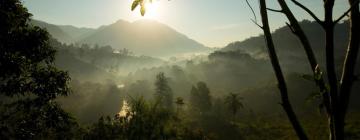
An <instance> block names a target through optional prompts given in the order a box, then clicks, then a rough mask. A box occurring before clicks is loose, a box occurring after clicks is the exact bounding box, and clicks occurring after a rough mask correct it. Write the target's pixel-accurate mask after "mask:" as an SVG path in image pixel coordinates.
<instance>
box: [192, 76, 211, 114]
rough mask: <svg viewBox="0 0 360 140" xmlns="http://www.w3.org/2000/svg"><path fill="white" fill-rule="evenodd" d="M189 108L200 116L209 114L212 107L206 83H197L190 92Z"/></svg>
mask: <svg viewBox="0 0 360 140" xmlns="http://www.w3.org/2000/svg"><path fill="white" fill-rule="evenodd" d="M190 104H191V108H192V109H194V111H195V112H198V113H200V114H202V113H206V112H209V111H210V110H211V107H212V103H211V95H210V90H209V88H208V87H207V85H206V83H204V82H198V83H197V86H193V87H192V88H191V92H190Z"/></svg>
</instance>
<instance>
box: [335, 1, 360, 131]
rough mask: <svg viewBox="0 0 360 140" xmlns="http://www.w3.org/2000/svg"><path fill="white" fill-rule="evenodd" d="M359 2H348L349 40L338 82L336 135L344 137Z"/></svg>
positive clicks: (358, 40) (358, 42) (358, 41)
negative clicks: (337, 123)
mask: <svg viewBox="0 0 360 140" xmlns="http://www.w3.org/2000/svg"><path fill="white" fill-rule="evenodd" d="M355 2H356V3H358V2H359V1H357V0H349V5H350V7H352V6H353V7H352V9H351V11H350V36H349V37H350V39H349V44H348V49H347V53H346V57H345V61H344V67H343V73H342V77H341V81H340V103H339V104H340V105H339V109H338V110H339V111H340V113H339V118H338V119H339V127H340V126H342V127H341V128H339V132H338V133H337V135H338V136H339V137H340V136H342V137H344V126H345V117H346V112H347V110H348V105H349V99H350V93H351V88H352V85H353V82H354V77H355V75H354V70H355V66H356V60H357V57H358V53H359V46H360V12H359V4H355Z"/></svg>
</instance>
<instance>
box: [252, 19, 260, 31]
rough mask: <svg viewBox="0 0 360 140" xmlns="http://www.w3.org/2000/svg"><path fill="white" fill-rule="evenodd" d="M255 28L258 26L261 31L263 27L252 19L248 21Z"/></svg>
mask: <svg viewBox="0 0 360 140" xmlns="http://www.w3.org/2000/svg"><path fill="white" fill-rule="evenodd" d="M250 20H251V21H252V22H253V23H254V24H255V25H256V26H258V27H259V28H260V29H263V27H262V26H261V25H260V24H259V23H257V22H256V21H255V20H253V19H250Z"/></svg>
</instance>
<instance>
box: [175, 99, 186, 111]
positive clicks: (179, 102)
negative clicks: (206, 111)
mask: <svg viewBox="0 0 360 140" xmlns="http://www.w3.org/2000/svg"><path fill="white" fill-rule="evenodd" d="M175 103H176V113H177V114H179V112H180V110H181V108H182V107H183V106H184V105H185V102H184V99H183V98H182V97H177V98H176V101H175Z"/></svg>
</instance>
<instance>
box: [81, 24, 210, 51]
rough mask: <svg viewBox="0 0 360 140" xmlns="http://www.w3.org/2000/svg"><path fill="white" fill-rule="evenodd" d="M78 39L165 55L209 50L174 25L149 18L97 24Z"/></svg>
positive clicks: (82, 41) (84, 41) (90, 42)
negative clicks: (86, 34) (88, 32)
mask: <svg viewBox="0 0 360 140" xmlns="http://www.w3.org/2000/svg"><path fill="white" fill-rule="evenodd" d="M78 43H88V44H99V45H110V46H113V47H114V48H127V49H129V50H131V51H133V52H135V53H136V54H141V55H149V56H158V57H168V56H173V55H179V54H186V53H196V52H203V51H207V50H209V48H207V47H205V46H204V45H202V44H200V43H198V42H196V41H194V40H192V39H190V38H188V37H187V36H185V35H183V34H181V33H179V32H177V31H175V30H174V29H172V28H170V27H168V26H166V25H164V24H161V23H159V22H156V21H151V20H139V21H135V22H132V23H130V22H127V21H123V20H119V21H117V22H116V23H114V24H111V25H108V26H103V27H102V28H99V29H98V30H97V31H96V32H95V33H93V34H92V35H90V36H88V37H86V38H84V39H83V40H80V41H79V42H78Z"/></svg>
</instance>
